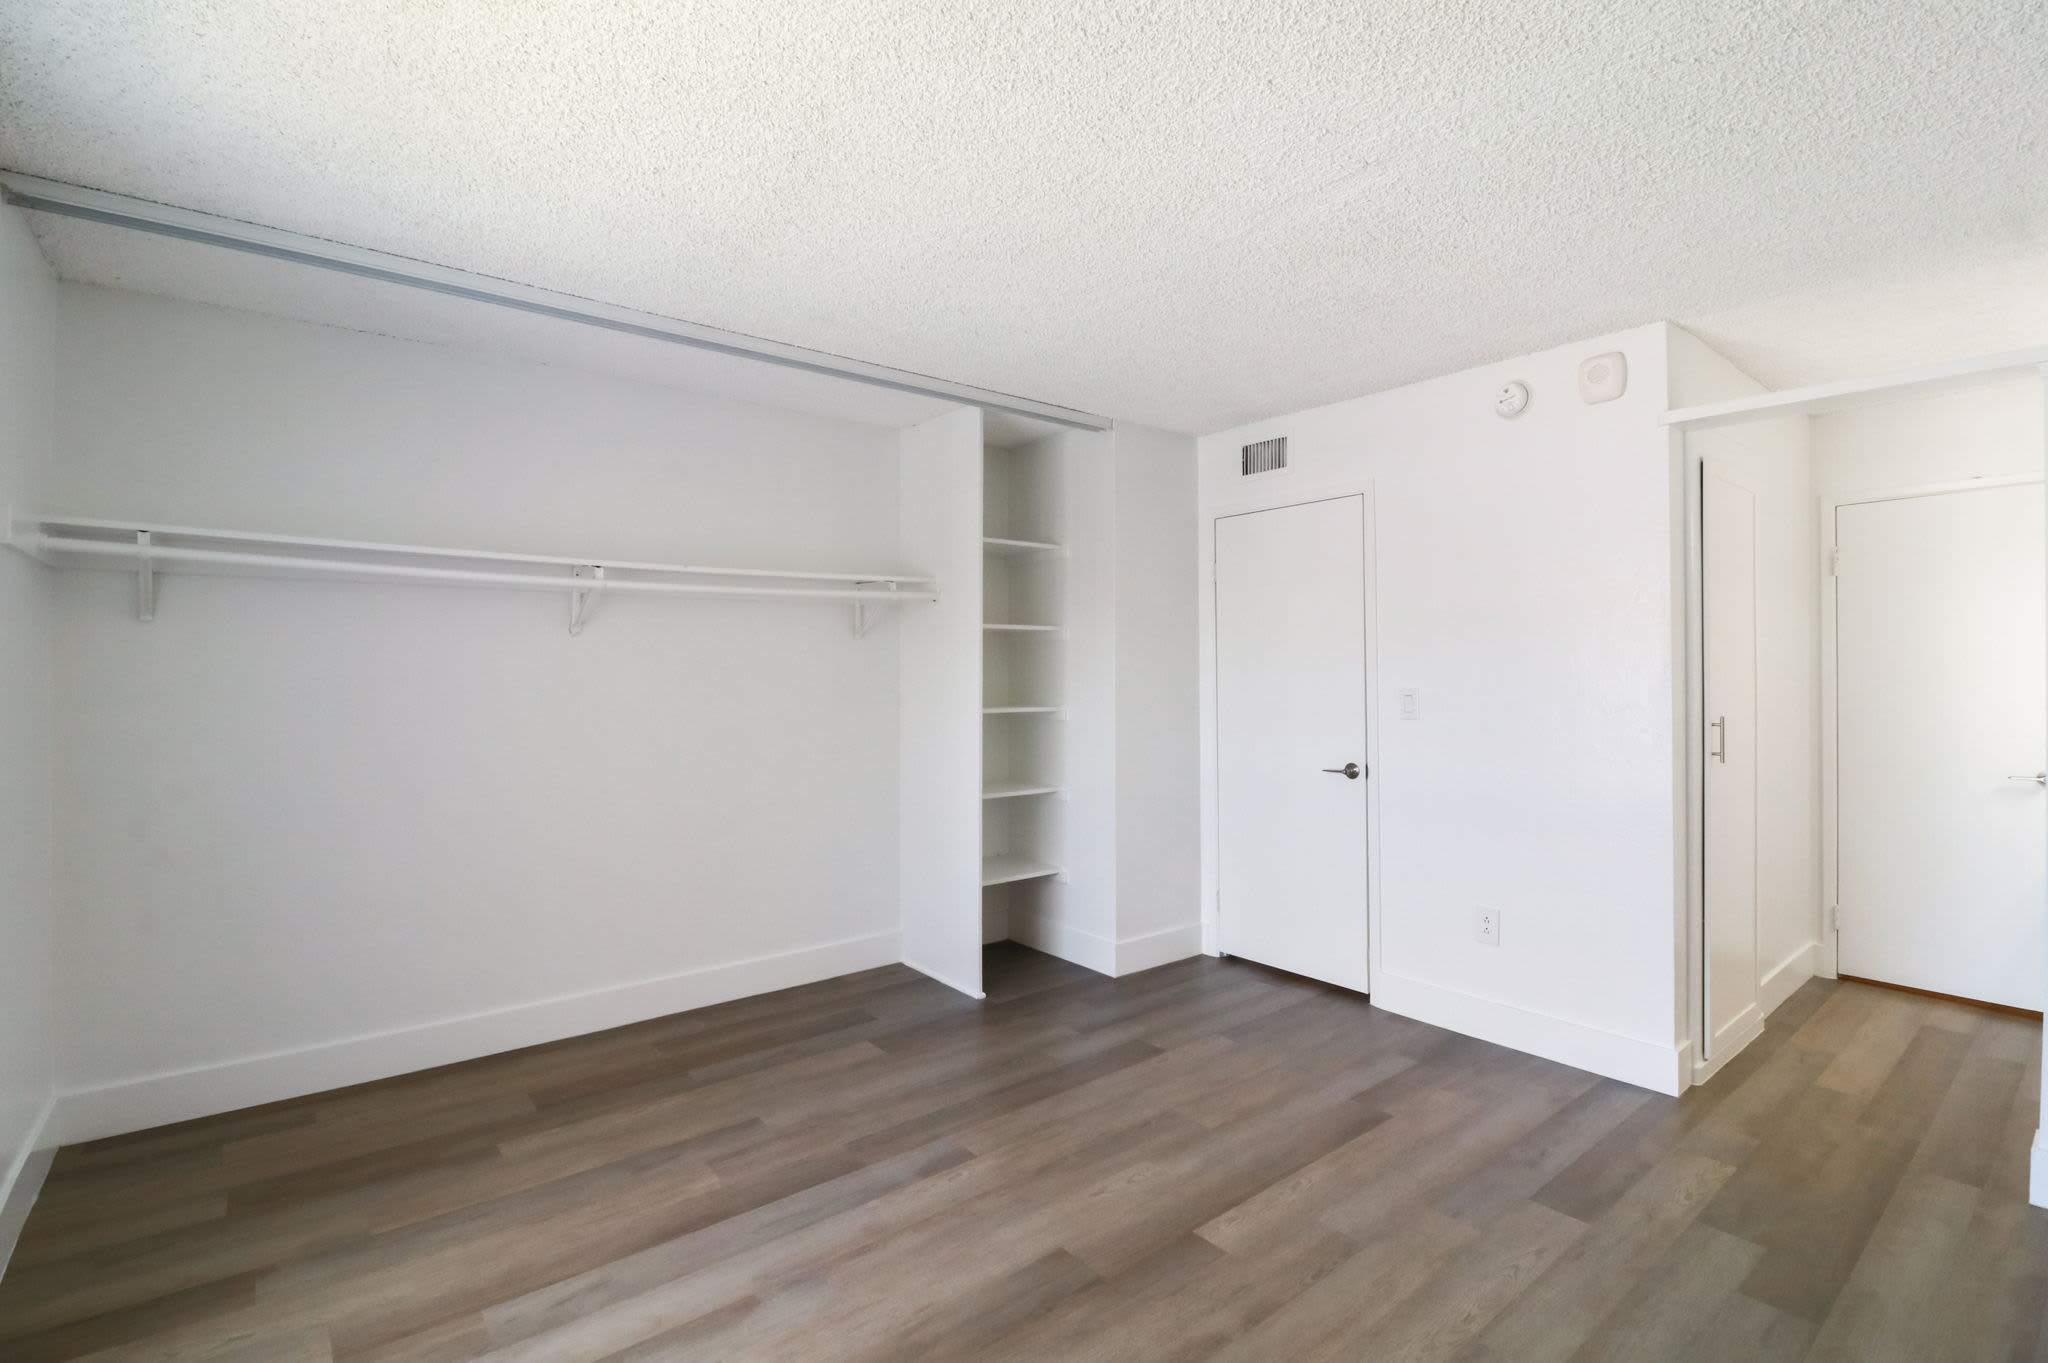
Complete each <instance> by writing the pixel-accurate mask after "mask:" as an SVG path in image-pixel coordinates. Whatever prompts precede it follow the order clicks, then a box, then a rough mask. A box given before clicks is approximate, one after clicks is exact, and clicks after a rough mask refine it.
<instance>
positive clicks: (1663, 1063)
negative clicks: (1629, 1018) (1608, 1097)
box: [1372, 969, 1692, 1094]
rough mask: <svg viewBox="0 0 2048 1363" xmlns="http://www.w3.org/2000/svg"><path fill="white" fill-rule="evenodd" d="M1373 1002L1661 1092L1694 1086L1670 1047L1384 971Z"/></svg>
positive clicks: (1685, 1063) (1684, 1059)
mask: <svg viewBox="0 0 2048 1363" xmlns="http://www.w3.org/2000/svg"><path fill="white" fill-rule="evenodd" d="M1372 1001H1373V1004H1374V1005H1375V1006H1376V1007H1380V1008H1384V1009H1386V1010H1387V1011H1388V1012H1390V1013H1399V1014H1401V1015H1402V1016H1403V1017H1411V1018H1414V1019H1416V1020H1417V1021H1418V1022H1427V1023H1429V1024H1431V1025H1432V1026H1436V1027H1445V1028H1448V1029H1450V1030H1451V1031H1453V1032H1462V1033H1464V1034H1465V1035H1466V1036H1476V1037H1478V1038H1479V1039H1480V1040H1482V1041H1491V1042H1494V1043H1496V1044H1497V1045H1501V1046H1508V1047H1511V1048H1513V1049H1515V1050H1518V1051H1526V1052H1528V1053H1529V1054H1530V1055H1540V1056H1542V1057H1543V1058H1544V1059H1546V1060H1555V1061H1557V1062H1558V1063H1560V1064H1564V1065H1571V1066H1574V1067H1576V1068H1578V1069H1582V1070H1590V1071H1592V1072H1593V1073H1594V1074H1600V1075H1605V1076H1606V1077H1608V1078H1609V1079H1619V1080H1621V1081H1622V1082H1623V1083H1625V1084H1634V1085H1636V1086H1638V1087H1639V1088H1646V1089H1651V1090H1654V1091H1655V1092H1658V1093H1670V1094H1676V1093H1679V1092H1682V1091H1683V1090H1684V1088H1685V1087H1686V1086H1687V1085H1688V1084H1690V1083H1691V1082H1692V1075H1691V1073H1690V1072H1689V1071H1690V1069H1691V1066H1690V1063H1689V1059H1688V1057H1686V1056H1684V1055H1682V1054H1681V1052H1680V1049H1679V1047H1678V1045H1677V1044H1676V1043H1675V1042H1674V1043H1661V1044H1660V1043H1658V1042H1653V1041H1642V1040H1639V1039H1637V1038H1635V1037H1630V1036H1623V1035H1621V1034H1620V1033H1619V1032H1610V1031H1606V1030H1604V1029H1602V1028H1599V1027H1589V1026H1587V1025H1586V1024H1585V1023H1582V1022H1571V1021H1568V1020H1567V1019H1564V1018H1559V1017H1552V1016H1550V1015H1549V1014H1548V1013H1536V1012H1531V1011H1530V1010H1529V1009H1526V1008H1521V1007H1517V1006H1516V1005H1514V1004H1511V1003H1503V1002H1501V1001H1500V1000H1498V999H1489V998H1482V997H1480V996H1479V995H1477V994H1467V993H1465V992H1463V991H1462V990H1457V989H1446V988H1444V987H1443V986H1442V985H1435V984H1428V983H1425V982H1424V981H1422V980H1416V979H1409V978H1407V977H1406V976H1402V975H1395V974H1391V973H1389V972H1388V971H1386V970H1384V969H1382V970H1381V971H1380V972H1379V974H1378V975H1377V976H1376V977H1375V978H1374V980H1373V984H1372Z"/></svg>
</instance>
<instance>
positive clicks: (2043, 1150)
mask: <svg viewBox="0 0 2048 1363" xmlns="http://www.w3.org/2000/svg"><path fill="white" fill-rule="evenodd" d="M2044 1136H2048V1132H2043V1131H2042V1130H2041V1129H2039V1128H2036V1129H2035V1131H2034V1148H2033V1151H2032V1155H2033V1160H2032V1163H2031V1164H2030V1166H2029V1167H2028V1170H2027V1201H2029V1202H2031V1203H2033V1204H2034V1205H2035V1206H2036V1207H2048V1145H2044V1144H2042V1140H2043V1139H2044Z"/></svg>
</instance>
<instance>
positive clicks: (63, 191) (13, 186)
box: [0, 171, 1110, 431]
mask: <svg viewBox="0 0 2048 1363" xmlns="http://www.w3.org/2000/svg"><path fill="white" fill-rule="evenodd" d="M0 196H4V197H5V199H6V201H7V202H8V203H11V204H13V205H15V206H16V207H18V208H27V209H32V210H34V211H35V212H38V213H54V214H57V215H59V216H61V217H67V218H78V219H80V220H82V221H85V222H97V223H105V224H108V225H110V226H114V227H125V228H129V229H132V230H134V231H138V232H150V233H153V234H155V235H157V236H163V237H174V238H176V239H178V240H180V241H193V242H200V243H202V244H204V245H208V246H220V247H225V248H226V249H228V250H231V251H243V252H247V253H249V254H251V255H259V256H268V257H269V258H271V259H272V260H288V261H292V262H295V263H297V264H300V265H311V266H313V267H315V268H317V269H322V270H334V271H337V272H339V273H341V274H349V275H355V276H357V277H358V278H362V279H375V280H380V281H382V282H384V283H386V284H398V285H402V286H404V287H406V288H411V289H424V290H426V291H427V292H429V293H438V294H445V295H447V296H448V297H451V298H464V299H468V300H470V301H471V302H476V303H488V304H491V305H492V306H494V307H501V308H512V309H514V310H516V311H519V312H527V313H532V314H534V315H535V316H539V317H551V318H554V319H555V320H557V321H563V322H577V323H580V324H582V325H584V326H593V327H602V328H604V329H605V330H607V331H616V332H621V333H623V334H625V335H628V336H639V337H642V338H644V339H647V340H652V341H665V342H668V343H670V344H672V345H682V346H689V347H692V348H694V349H697V350H708V351H711V352H713V353H714V354H719V355H734V356H738V357H739V358H741V359H748V360H759V361H760V362H761V363H763V364H772V365H779V366H781V367H782V368H785V369H795V370H801V371H802V372H804V373H808V374H821V375H824V376H825V377H827V378H834V379H844V380H847V381H848V382H851V383H864V384H867V385H869V386H870V387H874V388H888V389H893V390H894V391H896V392H899V393H912V394H915V395H917V396H919V397H927V398H936V399H938V400H940V401H942V402H956V403H960V404H961V405H963V406H967V407H985V408H988V409H990V410H991V411H998V412H1009V413H1013V414H1014V415H1017V416H1022V417H1030V418H1032V419H1033V420H1037V421H1047V422H1051V423H1053V424H1054V425H1058V426H1069V427H1072V428H1074V429H1075V430H1082V431H1106V430H1108V429H1110V421H1109V419H1108V418H1107V417H1100V416H1096V415H1095V414H1094V413H1092V412H1083V411H1078V410H1076V409H1074V408H1072V407H1060V406H1056V405H1054V404H1053V403H1049V402H1039V401H1037V400H1036V399H1034V398H1023V397H1017V396H1016V395H1014V394H1011V393H998V392H995V391H993V390H992V389H987V388H976V387H974V386H973V385H971V384H964V383H953V382H951V381H949V380H946V379H936V378H932V377H930V376H929V375H925V374H916V373H912V372H910V371H909V370H905V369H891V368H889V367H888V366H886V365H879V364H869V363H867V362H866V361H864V360H856V359H850V358H848V357H846V356H843V355H833V354H829V353H827V352H825V351H822V350H807V349H805V348H804V347H802V346H793V345H785V344H783V343H782V342H780V341H770V340H765V339H763V338H761V337H758V336H748V335H745V334H743V333H741V332H737V331H723V330H720V329H719V328H717V327H707V326H701V325H699V324H697V323H695V322H685V321H681V320H679V319H677V318H673V317H663V316H660V315H659V314H656V313H651V312H640V311H638V310H636V309H633V308H621V307H615V306H613V305H612V304H609V303H600V302H596V301H595V300H592V299H588V298H578V297H577V296H575V295H574V294H566V293H556V292H554V291H552V290H549V289H537V288H533V287H531V286H529V285H525V284H515V283H513V282H512V281H510V280H504V279H493V278H491V277H490V276H488V275H479V274H471V273H469V272H468V271H466V270H456V269H451V268H449V267H448V266H445V265H434V264H430V263H428V262H426V261H421V260H408V259H407V258H405V257H404V256H394V255H387V254H386V253H384V252H382V251H372V250H368V249H366V248H364V247H360V246H348V245H345V244H343V243H341V242H336V241H324V240H322V239H320V238H319V237H309V236H303V235H301V234H299V233H297V232H287V231H284V230H282V229H281V228H275V227H264V226H262V225H261V224H258V223H248V222H238V221H236V220H235V219H233V218H220V217H215V216H214V215H212V214H210V213H199V212H195V211H194V210H192V209H188V208H175V207H172V206H171V205H169V204H160V203H151V202H150V201H149V200H147V199H136V198H131V197H130V196H128V195H125V194H113V193H109V192H107V191H106V190H100V189H87V188H85V187H84V186H82V185H67V184H64V183H62V182H61V181H57V180H43V179H39V178H37V177H35V176H33V175H18V174H16V173H14V172H12V171H0Z"/></svg>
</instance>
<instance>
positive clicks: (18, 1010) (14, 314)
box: [0, 208, 58, 1267]
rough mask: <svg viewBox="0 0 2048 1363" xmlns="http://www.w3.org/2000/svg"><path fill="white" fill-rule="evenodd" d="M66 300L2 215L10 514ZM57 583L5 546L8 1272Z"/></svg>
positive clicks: (46, 884) (44, 871) (42, 424)
mask: <svg viewBox="0 0 2048 1363" xmlns="http://www.w3.org/2000/svg"><path fill="white" fill-rule="evenodd" d="M57 293H58V287H57V283H56V280H55V279H54V278H53V277H52V276H51V273H50V270H49V267H48V266H47V265H45V264H44V262H43V258H42V255H41V253H40V252H39V251H38V250H37V249H36V245H35V242H34V240H33V238H31V237H30V236H29V232H28V226H27V223H26V222H25V220H24V219H23V217H22V215H21V214H20V213H19V212H17V211H15V210H14V209H11V208H5V209H0V508H6V507H8V506H23V507H27V506H32V505H33V504H34V503H35V502H36V501H38V500H39V499H40V497H41V495H42V488H41V482H42V480H43V477H44V475H45V470H46V466H47V463H48V459H49V453H50V442H51V430H52V401H53V398H54V394H55V378H54V373H53V368H52V366H53V361H54V358H55V352H56V338H57V330H56V327H57ZM0 514H4V512H0ZM49 578H50V575H49V573H48V572H47V571H46V570H45V569H43V568H42V567H40V566H39V565H37V564H36V563H34V562H33V561H31V560H29V559H27V558H24V557H22V556H21V555H19V554H16V553H13V552H11V551H8V550H0V1267H4V1266H5V1264H6V1261H7V1255H8V1252H9V1251H10V1250H11V1249H12V1248H13V1245H14V1237H15V1235H16V1234H17V1233H18V1232H19V1231H20V1229H21V1227H20V1218H21V1216H23V1215H25V1214H26V1211H27V1207H28V1200H29V1198H30V1197H31V1196H32V1195H33V1192H34V1185H35V1184H36V1183H37V1182H38V1181H39V1180H40V1177H41V1168H42V1166H43V1164H44V1162H45V1161H44V1160H42V1159H41V1158H35V1159H32V1158H31V1157H32V1156H33V1155H36V1154H37V1147H38V1146H40V1145H42V1144H44V1143H45V1142H44V1141H43V1140H42V1139H41V1138H40V1133H41V1129H42V1127H43V1118H44V1113H45V1111H46V1110H47V1107H48V1104H49V1101H50V1095H51V1091H52V1078H51V1046H52V1040H53V1028H52V1010H53V1006H54V989H53V986H52V983H51V940H50V933H51V880H50V792H51V776H52V773H51V747H50V697H51V691H50V682H51V672H50V648H49V603H50V592H51V584H50V580H49Z"/></svg>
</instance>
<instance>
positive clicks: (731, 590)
mask: <svg viewBox="0 0 2048 1363" xmlns="http://www.w3.org/2000/svg"><path fill="white" fill-rule="evenodd" d="M173 540H186V541H198V543H184V544H178V543H168V542H167V541H173ZM7 542H8V543H9V544H10V545H11V546H12V547H13V548H15V549H18V550H20V551H21V552H22V553H25V554H27V555H29V556H30V557H32V558H35V559H38V560H40V561H42V562H44V563H48V564H51V565H53V566H58V567H62V566H65V565H67V564H78V565H80V566H84V567H120V566H124V565H127V564H132V565H133V566H134V570H135V573H136V590H137V598H136V605H137V614H138V616H139V618H141V619H143V620H149V619H152V618H154V616H155V611H156V586H155V576H156V574H157V573H159V572H163V571H177V570H179V569H184V570H187V571H191V572H199V573H203V572H206V571H208V570H219V571H221V572H232V571H241V572H245V573H249V574H252V575H257V576H266V575H267V576H278V575H287V576H315V577H334V578H353V579H356V580H363V579H371V580H380V581H392V582H413V583H422V584H426V585H430V586H448V587H493V588H501V589H510V590H513V591H544V592H565V593H567V594H568V597H569V632H570V633H571V634H575V633H580V632H581V630H582V628H583V624H584V620H585V618H586V617H587V615H588V614H589V609H590V606H591V604H592V603H593V602H594V601H595V600H597V599H598V598H600V597H603V596H608V595H610V594H612V593H614V592H625V593H639V594H642V595H665V596H717V597H737V598H753V599H770V600H777V599H779V600H796V601H836V602H844V603H846V604H848V605H850V606H852V607H853V625H854V633H855V634H856V635H864V634H866V633H867V632H868V630H869V629H870V628H872V627H873V625H874V622H875V619H876V617H877V616H878V615H879V614H881V613H882V612H883V611H884V610H886V609H887V608H888V607H893V606H901V605H904V604H906V603H908V602H926V601H936V600H938V599H939V594H938V592H937V590H936V589H935V588H934V587H933V585H932V580H931V579H930V578H928V577H919V576H915V575H912V574H907V573H820V572H807V571H802V570H796V569H780V568H707V567H704V566H702V565H698V564H681V563H643V562H636V561H627V560H608V559H596V558H562V557H554V556H548V555H540V554H506V553H493V552H488V551H484V550H476V549H447V548H439V547H433V546H425V545H407V544H383V543H376V542H372V541H365V540H327V539H313V538H309V537H305V536H297V535H269V534H259V533H253V532H243V531H233V530H198V529H194V528H192V527H189V526H171V525H152V524H143V523H138V522H134V521H100V520H84V519H59V518H56V517H48V516H44V517H34V518H28V519H25V520H17V522H16V525H15V529H14V534H13V535H12V536H11V537H10V538H9V540H8V541H7ZM285 549H293V550H307V551H310V552H307V553H303V554H301V553H285V552H277V551H278V550H285ZM392 559H429V560H464V561H466V562H467V563H468V564H470V565H474V566H463V567H451V566H440V565H439V564H435V563H417V562H414V563H406V562H391V561H390V560H392ZM548 569H555V570H558V571H552V572H551V571H546V570H548ZM617 574H627V575H628V576H617ZM685 579H695V580H685ZM705 579H710V580H705ZM717 579H725V580H724V581H719V580H717ZM796 584H817V585H796Z"/></svg>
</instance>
